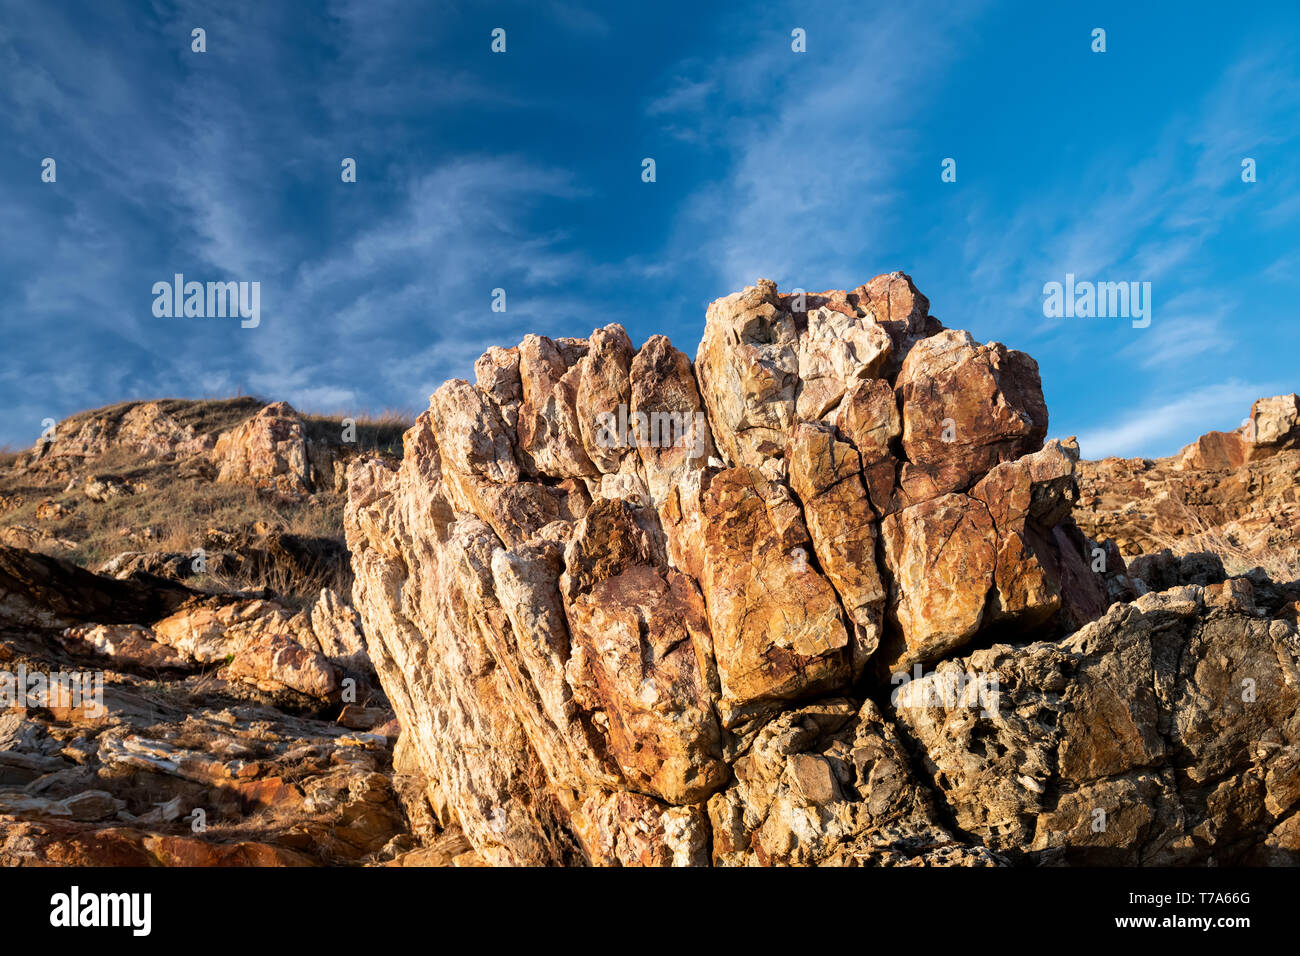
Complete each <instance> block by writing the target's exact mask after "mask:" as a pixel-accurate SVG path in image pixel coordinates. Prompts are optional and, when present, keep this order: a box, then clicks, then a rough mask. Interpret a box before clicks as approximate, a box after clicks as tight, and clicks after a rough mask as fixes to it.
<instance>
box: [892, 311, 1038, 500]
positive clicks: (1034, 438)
mask: <svg viewBox="0 0 1300 956" xmlns="http://www.w3.org/2000/svg"><path fill="white" fill-rule="evenodd" d="M895 386H896V388H897V390H898V394H899V398H900V401H901V405H902V416H903V437H902V448H903V451H904V453H905V454H906V455H907V460H908V462H909V463H910V464H911V466H912V468H911V469H910V471H912V472H913V473H914V474H913V475H910V476H909V474H908V472H909V469H907V468H906V467H905V468H904V473H903V475H902V476H901V478H900V484H901V485H902V489H901V493H902V496H903V502H904V504H915V503H917V502H920V501H924V500H926V499H928V498H934V497H938V496H939V495H943V494H947V493H949V492H953V491H965V490H967V489H968V488H969V487H970V486H971V484H972V483H973V482H974V480H976V479H978V478H979V477H980V476H982V475H983V474H984V473H985V472H987V471H988V470H989V469H990V468H992V467H993V466H994V465H997V464H1000V463H1002V462H1005V461H1013V460H1015V459H1016V458H1019V457H1020V456H1021V455H1024V454H1028V453H1029V452H1033V451H1037V450H1038V449H1039V448H1040V447H1041V446H1042V442H1043V438H1044V437H1045V436H1046V435H1047V405H1046V403H1045V402H1044V401H1043V390H1042V385H1041V383H1040V382H1039V378H1038V365H1037V363H1036V362H1034V360H1033V359H1032V358H1030V357H1029V356H1028V355H1026V354H1024V353H1023V352H1016V351H1014V350H1009V349H1007V348H1005V347H1003V346H1002V345H1000V344H998V343H996V342H994V343H992V344H990V345H977V344H976V343H975V341H974V340H973V339H972V338H971V337H970V335H969V334H968V333H966V332H959V331H954V330H949V331H944V332H940V333H939V334H937V335H933V336H930V337H929V338H926V339H923V340H922V341H920V342H918V343H917V344H916V345H915V346H913V348H912V349H911V351H910V352H908V355H907V358H906V359H905V360H904V361H903V366H902V369H901V370H900V371H899V373H898V381H897V382H896V383H895ZM909 478H910V480H909Z"/></svg>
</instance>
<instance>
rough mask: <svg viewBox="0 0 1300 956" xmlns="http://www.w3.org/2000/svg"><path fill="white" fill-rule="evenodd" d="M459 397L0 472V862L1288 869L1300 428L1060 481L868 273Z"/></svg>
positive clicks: (515, 366)
mask: <svg viewBox="0 0 1300 956" xmlns="http://www.w3.org/2000/svg"><path fill="white" fill-rule="evenodd" d="M475 373H476V381H475V383H473V384H471V383H469V382H465V381H451V382H447V383H445V384H444V385H443V386H441V387H440V388H439V389H438V390H437V391H436V392H435V393H434V394H433V396H431V398H430V402H429V408H428V410H427V411H425V412H424V413H422V414H421V415H420V416H419V417H418V418H417V419H416V420H415V421H414V423H413V424H411V423H409V422H408V423H399V422H397V421H394V420H390V421H381V422H367V421H361V422H359V423H355V428H354V429H352V430H349V428H348V423H347V422H345V421H343V420H340V419H323V418H312V417H307V416H302V415H300V414H298V413H297V412H295V411H294V410H293V409H292V408H290V407H289V406H288V405H286V404H284V403H274V404H270V405H264V404H263V403H261V402H259V401H255V400H252V399H231V400H226V401H217V402H212V401H209V402H191V401H180V400H167V401H157V402H128V403H123V404H121V405H117V406H114V407H112V408H108V409H100V410H97V411H94V412H86V413H82V414H81V415H77V416H73V417H72V418H70V419H68V420H66V421H64V422H60V423H58V424H57V426H56V427H55V429H54V430H53V432H52V433H51V434H48V435H46V436H43V437H42V440H41V441H40V442H38V443H37V445H36V446H35V447H34V448H33V449H32V450H31V451H29V452H24V453H22V454H20V455H17V456H13V458H12V460H10V461H7V462H0V863H3V864H7V865H15V864H16V865H28V864H101V865H103V864H108V865H113V864H148V865H158V864H164V865H178V864H179V865H184V864H198V865H225V864H252V865H311V864H315V865H319V864H330V865H343V864H377V863H387V864H390V865H425V864H438V865H442V864H454V865H481V864H485V863H486V864H491V865H512V864H543V865H586V864H594V865H718V866H741V865H755V864H757V865H806V864H827V865H969V866H1006V865H1034V864H1084V865H1090V864H1125V865H1145V864H1153V865H1158V864H1170V863H1179V864H1189V863H1190V864H1211V863H1213V864H1235V863H1250V864H1280V863H1289V864H1294V863H1300V822H1297V820H1298V819H1300V818H1298V817H1297V814H1296V812H1295V810H1296V808H1297V806H1300V632H1298V630H1297V616H1298V615H1300V581H1298V580H1297V578H1300V569H1298V567H1297V561H1296V554H1297V551H1296V548H1297V541H1298V540H1300V539H1298V538H1297V534H1296V532H1297V525H1296V517H1297V514H1300V504H1298V503H1297V489H1298V488H1300V480H1298V478H1297V474H1298V472H1297V465H1298V464H1300V425H1298V422H1300V414H1298V410H1300V406H1298V404H1297V400H1296V397H1295V396H1294V395H1292V396H1285V397H1279V398H1273V399H1263V400H1261V401H1260V402H1257V403H1256V405H1255V408H1254V409H1252V412H1251V417H1250V419H1249V421H1248V422H1247V423H1246V425H1244V426H1243V428H1242V429H1241V430H1240V431H1238V432H1235V433H1212V434H1211V435H1207V436H1206V437H1204V438H1202V439H1201V440H1200V441H1199V442H1197V443H1196V444H1195V445H1193V446H1189V448H1187V449H1185V450H1184V451H1183V452H1182V453H1181V454H1180V455H1178V456H1175V457H1173V458H1170V459H1163V460H1155V461H1152V460H1119V459H1108V460H1106V461H1101V462H1087V461H1080V459H1079V449H1078V447H1077V445H1076V444H1075V442H1074V441H1073V440H1072V439H1064V440H1058V439H1052V440H1049V439H1048V433H1049V430H1048V413H1047V408H1046V404H1045V402H1044V399H1043V393H1042V387H1041V382H1040V380H1039V374H1038V368H1037V366H1036V364H1035V363H1034V361H1033V359H1032V358H1030V357H1029V356H1028V355H1025V354H1024V353H1021V352H1017V351H1015V350H1011V349H1007V348H1005V347H1004V346H1002V345H1000V344H998V343H988V344H980V343H978V342H976V341H975V340H974V339H972V337H971V336H970V335H968V334H967V333H965V332H962V331H957V330H952V329H946V328H944V326H943V325H942V324H941V323H940V322H939V321H938V319H936V318H935V317H934V316H931V315H930V314H929V303H928V302H927V300H926V299H925V297H924V296H923V295H921V294H920V292H918V291H917V289H916V288H915V286H914V285H913V283H912V281H911V279H910V278H909V277H908V276H906V275H903V274H902V273H893V274H890V275H884V276H879V277H877V278H876V279H873V280H872V281H871V282H869V283H867V284H865V285H863V286H861V287H859V288H857V289H854V290H852V291H849V292H842V291H835V292H827V293H823V294H820V295H807V296H803V295H800V296H792V295H788V294H782V293H780V292H779V291H778V290H777V288H776V286H775V285H774V284H772V283H771V282H767V281H760V282H759V283H758V284H757V285H756V286H753V287H750V288H747V289H745V290H744V291H742V292H739V293H736V294H735V295H731V296H728V297H726V298H723V299H720V300H718V301H716V302H714V303H713V304H712V305H711V306H710V308H709V310H708V314H707V318H706V325H705V331H704V337H703V340H702V341H701V342H700V344H699V346H698V348H697V349H696V351H695V355H694V356H693V357H692V356H690V355H688V354H686V353H683V352H681V351H679V350H677V349H676V348H674V347H673V346H672V344H671V343H670V342H669V341H668V339H666V338H665V337H663V336H654V337H652V338H651V339H649V340H648V341H647V342H646V343H644V344H643V345H642V346H641V347H640V348H637V347H635V346H634V345H633V343H632V342H631V341H630V339H629V338H628V336H627V334H626V332H625V331H624V330H623V329H622V328H621V327H620V326H617V325H610V326H607V327H605V328H603V329H597V330H595V331H594V332H592V334H591V335H590V336H589V337H588V338H586V339H558V340H551V339H547V338H544V337H540V336H535V335H534V336H528V337H527V338H525V339H524V341H523V342H522V343H521V344H520V345H519V346H518V347H516V348H509V349H507V348H493V349H490V350H489V351H488V352H487V353H486V354H485V355H484V356H483V357H482V358H481V359H480V360H479V361H478V363H477V364H476V366H475ZM408 425H409V427H408ZM60 674H62V675H64V684H65V685H66V684H67V680H68V675H72V676H73V677H75V678H77V679H80V678H81V677H86V678H88V679H89V680H90V681H91V684H90V685H83V684H77V683H76V681H74V682H73V685H74V688H75V689H76V690H78V691H83V690H86V689H87V688H88V687H89V688H90V689H91V692H90V693H89V694H88V695H87V694H82V695H81V697H80V698H78V697H77V696H76V695H70V694H69V692H68V691H62V692H60V690H59V688H58V685H57V683H56V682H55V681H54V680H53V678H54V677H55V675H60ZM31 675H38V679H36V680H35V682H34V683H30V682H29V686H27V687H26V688H25V690H24V693H23V695H22V698H21V699H17V698H14V697H13V695H12V693H11V698H6V697H5V696H4V694H5V693H6V689H7V688H9V689H11V690H12V689H14V688H16V687H17V686H18V684H17V681H18V678H19V677H20V676H21V677H23V679H29V678H30V677H31ZM6 681H7V683H6ZM96 681H98V682H99V684H98V689H97V690H95V689H94V687H95V684H94V682H96Z"/></svg>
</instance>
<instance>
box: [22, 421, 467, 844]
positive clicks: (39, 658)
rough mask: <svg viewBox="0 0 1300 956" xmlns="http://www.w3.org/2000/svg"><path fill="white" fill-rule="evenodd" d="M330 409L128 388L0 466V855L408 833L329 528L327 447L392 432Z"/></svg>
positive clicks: (355, 449) (351, 839) (367, 443)
mask: <svg viewBox="0 0 1300 956" xmlns="http://www.w3.org/2000/svg"><path fill="white" fill-rule="evenodd" d="M344 427H345V426H344V425H343V423H342V422H338V421H330V420H327V419H311V418H304V417H301V416H298V415H297V413H296V412H294V411H293V409H291V408H289V406H287V405H285V404H283V403H277V404H273V405H267V406H263V405H262V403H260V402H257V401H256V400H253V399H235V400H229V401H218V402H195V401H160V402H129V403H124V404H122V405H117V406H114V407H112V408H107V409H100V410H97V411H94V412H87V413H82V414H80V415H76V416H73V417H72V418H70V419H68V420H66V421H63V422H60V423H58V424H57V426H56V427H55V429H54V431H53V433H52V434H49V435H47V436H44V438H43V440H42V441H40V442H38V443H37V445H36V446H35V447H34V448H33V449H32V450H31V451H30V452H27V453H24V454H22V455H18V456H16V457H15V458H14V460H12V461H10V462H8V463H7V466H6V467H5V468H3V469H0V541H2V542H3V544H0V863H3V864H5V865H28V864H74V865H75V864H87V865H119V864H122V865H124V864H145V865H158V864H167V865H173V864H177V865H235V864H238V865H249V864H253V865H308V864H320V863H334V864H347V863H361V862H371V861H382V860H386V859H392V858H395V857H400V856H401V855H402V854H403V853H405V852H407V851H409V850H412V849H414V848H415V847H416V846H417V843H416V841H415V839H414V838H413V837H412V836H411V835H410V833H411V824H410V823H409V821H408V819H407V817H406V814H405V811H404V810H403V809H402V805H401V800H400V796H399V793H398V790H399V789H400V788H401V786H402V778H401V775H400V774H395V773H394V771H393V759H392V757H393V755H392V747H393V743H394V741H395V739H396V737H397V726H396V724H395V722H393V720H392V716H393V715H392V711H391V710H390V709H389V708H388V706H387V702H386V700H385V698H384V696H383V693H382V690H381V689H380V688H379V687H378V684H377V682H376V680H375V675H374V671H373V669H372V668H371V666H370V663H369V660H368V658H367V655H366V652H365V641H364V638H363V636H362V634H361V631H360V628H359V621H358V618H357V615H356V613H355V612H354V611H352V610H351V608H349V607H348V606H347V603H346V600H345V597H344V595H346V593H347V590H348V589H349V587H350V582H351V575H350V570H349V567H348V558H347V552H346V550H345V548H344V545H343V541H342V538H341V519H342V502H343V495H342V484H341V482H342V475H343V467H342V466H343V463H344V462H345V461H346V460H347V458H348V457H351V456H355V455H356V454H358V453H360V452H362V451H365V452H367V453H369V454H377V453H378V454H382V453H383V450H384V448H385V447H386V446H388V445H390V444H392V443H393V440H394V438H395V437H396V435H397V434H399V433H400V428H398V427H395V426H394V425H393V424H392V423H364V422H363V423H361V424H360V425H358V426H357V428H356V432H355V433H347V432H345V431H344ZM345 436H346V437H345ZM352 437H355V438H357V439H358V440H357V441H352V442H350V441H348V440H346V439H347V438H352ZM74 562H80V563H81V564H83V565H86V567H79V566H78V564H77V563H74ZM95 570H98V571H99V572H100V573H93V572H94V571H95ZM441 845H442V846H443V848H444V850H445V849H447V848H448V847H450V849H451V850H452V851H453V852H458V851H459V850H462V849H465V847H463V846H459V845H458V844H456V842H455V841H454V840H452V841H450V842H448V841H446V840H444V841H443V843H442V844H441Z"/></svg>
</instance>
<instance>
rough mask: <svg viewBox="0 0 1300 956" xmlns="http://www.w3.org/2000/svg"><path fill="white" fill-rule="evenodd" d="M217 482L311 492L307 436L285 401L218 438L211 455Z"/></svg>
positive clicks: (295, 414) (299, 492) (289, 492)
mask: <svg viewBox="0 0 1300 956" xmlns="http://www.w3.org/2000/svg"><path fill="white" fill-rule="evenodd" d="M212 456H213V461H214V462H215V464H216V465H217V468H218V472H217V481H237V482H248V483H251V484H254V485H256V486H258V487H262V488H268V489H271V490H274V491H278V492H281V493H283V494H287V495H297V494H307V493H309V492H311V491H312V490H314V485H313V483H312V473H311V464H310V462H309V461H308V456H307V435H306V430H305V429H304V428H303V424H302V421H301V420H300V419H299V418H298V414H297V412H295V411H294V410H293V408H291V407H290V405H289V403H288V402H274V403H273V404H270V405H267V406H266V407H265V408H263V409H262V410H261V411H260V412H258V413H257V414H256V415H254V416H253V417H252V418H250V419H249V420H248V421H246V422H244V423H243V424H242V425H240V426H239V427H237V428H235V429H232V430H231V431H228V432H226V433H224V434H223V435H221V437H220V438H218V439H217V443H216V447H215V448H214V449H213V452H212Z"/></svg>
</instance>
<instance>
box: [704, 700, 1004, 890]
mask: <svg viewBox="0 0 1300 956" xmlns="http://www.w3.org/2000/svg"><path fill="white" fill-rule="evenodd" d="M735 773H736V781H737V782H736V783H735V785H734V786H732V787H731V788H729V789H727V790H725V791H723V792H722V793H718V794H715V795H714V796H713V797H711V798H710V799H709V804H708V809H709V817H710V820H711V822H712V826H713V862H714V863H715V864H716V865H724V866H746V865H753V864H755V863H757V864H762V865H765V866H770V865H796V866H808V865H831V866H836V865H838V866H873V865H876V866H878V865H907V864H909V863H913V862H916V863H928V864H941V865H966V866H994V865H997V864H998V858H997V857H996V856H994V855H993V854H991V853H989V852H988V851H987V850H984V849H983V848H971V847H968V846H965V845H963V844H962V843H960V841H958V840H957V839H956V838H954V837H953V836H952V835H951V834H949V833H948V832H947V830H945V829H944V828H943V827H942V826H941V825H939V824H938V823H937V822H936V813H935V807H934V805H933V804H932V802H931V798H930V794H929V792H928V791H927V790H926V788H925V787H924V786H923V785H921V784H920V783H919V782H918V781H917V780H916V779H915V778H914V777H913V775H912V772H911V769H910V761H909V758H908V755H907V751H906V750H905V749H904V747H903V745H902V743H901V741H900V740H899V738H898V735H897V734H896V733H895V732H894V730H893V728H892V727H891V725H890V724H889V723H888V721H886V720H884V719H883V717H882V716H881V714H880V712H879V710H878V709H877V708H876V706H875V705H874V704H873V703H871V702H870V701H867V702H865V703H864V704H862V705H861V706H860V707H859V706H858V705H857V704H855V703H854V702H853V701H851V700H846V699H842V698H841V699H836V698H832V699H829V700H826V701H822V702H819V703H817V704H812V705H808V706H805V707H801V708H798V709H796V710H791V711H788V712H786V713H784V714H781V715H780V716H779V717H777V718H776V719H775V720H773V721H772V722H771V723H769V724H767V726H765V727H764V728H763V730H762V731H761V732H760V733H759V735H758V737H757V738H756V739H755V741H754V743H753V744H752V745H751V746H750V748H749V750H748V752H747V753H746V754H745V755H744V756H742V757H740V758H739V759H738V760H737V761H736V764H735Z"/></svg>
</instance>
